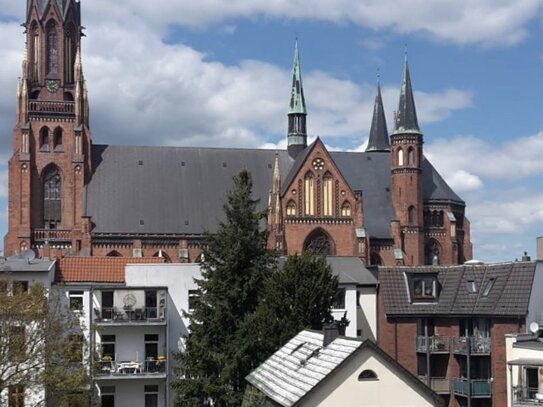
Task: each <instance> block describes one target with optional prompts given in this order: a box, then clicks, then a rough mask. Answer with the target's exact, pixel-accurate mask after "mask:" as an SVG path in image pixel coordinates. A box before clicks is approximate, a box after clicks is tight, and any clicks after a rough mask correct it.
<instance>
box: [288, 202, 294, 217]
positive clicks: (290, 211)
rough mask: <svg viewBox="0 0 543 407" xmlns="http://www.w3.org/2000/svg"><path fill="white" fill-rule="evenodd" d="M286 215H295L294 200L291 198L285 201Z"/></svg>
mask: <svg viewBox="0 0 543 407" xmlns="http://www.w3.org/2000/svg"><path fill="white" fill-rule="evenodd" d="M287 216H296V202H294V201H293V200H292V199H291V200H290V201H288V203H287Z"/></svg>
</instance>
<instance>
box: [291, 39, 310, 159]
mask: <svg viewBox="0 0 543 407" xmlns="http://www.w3.org/2000/svg"><path fill="white" fill-rule="evenodd" d="M306 116H307V111H306V108H305V98H304V88H303V86H302V71H301V68H300V53H299V52H298V40H296V45H295V47H294V62H293V64H292V89H291V94H290V104H289V109H288V140H287V141H288V147H287V149H288V153H289V155H290V156H291V157H292V158H296V156H297V155H298V154H299V153H300V151H302V150H304V149H305V148H306V147H307V128H306Z"/></svg>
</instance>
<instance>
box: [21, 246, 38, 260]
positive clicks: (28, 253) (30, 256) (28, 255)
mask: <svg viewBox="0 0 543 407" xmlns="http://www.w3.org/2000/svg"><path fill="white" fill-rule="evenodd" d="M21 256H22V257H23V259H24V260H27V261H28V262H29V263H30V262H31V261H32V260H34V259H35V258H36V253H35V252H34V250H32V249H27V250H25V251H24V252H22V253H21Z"/></svg>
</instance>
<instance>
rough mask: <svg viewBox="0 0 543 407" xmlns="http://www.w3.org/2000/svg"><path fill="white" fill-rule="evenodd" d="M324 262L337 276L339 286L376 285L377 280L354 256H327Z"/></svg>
mask: <svg viewBox="0 0 543 407" xmlns="http://www.w3.org/2000/svg"><path fill="white" fill-rule="evenodd" d="M326 262H327V263H328V264H329V265H330V266H331V267H332V271H333V273H334V274H336V275H337V276H338V281H339V283H340V284H357V285H372V286H376V285H377V284H378V282H377V278H376V277H375V276H374V275H373V273H372V272H371V271H370V270H368V269H367V268H366V267H365V266H364V263H363V262H362V260H360V258H358V257H354V256H327V257H326Z"/></svg>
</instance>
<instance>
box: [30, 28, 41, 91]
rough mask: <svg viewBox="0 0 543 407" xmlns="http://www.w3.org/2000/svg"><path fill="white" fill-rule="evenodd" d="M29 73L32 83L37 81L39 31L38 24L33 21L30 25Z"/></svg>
mask: <svg viewBox="0 0 543 407" xmlns="http://www.w3.org/2000/svg"><path fill="white" fill-rule="evenodd" d="M30 35H31V42H30V50H29V51H30V73H29V77H30V80H31V81H32V82H37V81H38V80H39V75H38V72H39V70H38V67H39V62H40V30H39V27H38V24H37V23H36V22H35V21H33V22H32V24H31V25H30Z"/></svg>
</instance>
